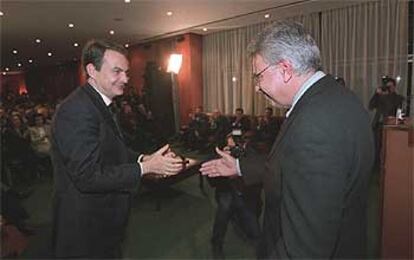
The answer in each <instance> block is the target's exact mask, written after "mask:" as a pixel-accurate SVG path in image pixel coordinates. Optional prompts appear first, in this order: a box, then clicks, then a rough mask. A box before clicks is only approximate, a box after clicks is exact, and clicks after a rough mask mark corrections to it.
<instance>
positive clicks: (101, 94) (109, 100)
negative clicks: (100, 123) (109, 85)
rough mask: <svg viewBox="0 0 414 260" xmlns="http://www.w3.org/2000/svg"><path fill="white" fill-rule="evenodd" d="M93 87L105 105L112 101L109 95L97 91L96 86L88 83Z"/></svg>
mask: <svg viewBox="0 0 414 260" xmlns="http://www.w3.org/2000/svg"><path fill="white" fill-rule="evenodd" d="M89 85H91V86H92V87H93V89H95V90H96V92H98V94H99V95H100V96H101V97H102V99H103V102H104V103H105V105H106V106H109V105H110V104H111V103H112V99H110V98H109V97H107V96H105V95H104V94H103V93H102V92H101V91H99V89H98V88H96V87H95V86H94V85H92V84H89Z"/></svg>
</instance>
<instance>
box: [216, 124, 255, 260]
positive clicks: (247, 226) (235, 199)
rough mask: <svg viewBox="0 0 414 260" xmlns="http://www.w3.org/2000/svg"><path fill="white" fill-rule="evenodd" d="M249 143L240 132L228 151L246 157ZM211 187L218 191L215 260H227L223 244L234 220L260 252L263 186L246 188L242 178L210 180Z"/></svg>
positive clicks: (229, 141) (231, 138)
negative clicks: (228, 228)
mask: <svg viewBox="0 0 414 260" xmlns="http://www.w3.org/2000/svg"><path fill="white" fill-rule="evenodd" d="M248 141H249V140H246V138H245V137H242V136H241V131H240V130H235V131H233V132H232V134H229V135H228V136H227V140H226V142H227V146H226V147H225V149H224V150H226V151H227V152H229V153H230V154H231V155H232V156H233V157H235V158H240V157H243V156H245V155H246V152H247V150H246V149H249V152H250V147H249V148H248V147H247V146H248ZM208 181H209V183H210V185H211V186H212V187H214V188H215V199H216V203H217V210H216V214H215V219H214V224H213V234H212V237H211V244H212V249H213V258H214V259H224V258H225V256H224V251H223V244H224V239H225V235H226V231H227V226H228V224H229V222H230V221H232V222H233V224H234V227H235V229H236V230H239V231H241V233H242V234H243V236H245V237H247V238H248V239H249V240H250V241H251V242H252V243H253V245H254V247H255V250H258V243H259V235H260V226H259V217H260V212H261V206H262V203H261V199H260V194H261V189H262V186H261V184H260V185H250V186H245V185H244V183H243V180H242V178H241V177H239V176H237V177H231V178H229V177H220V178H209V179H208Z"/></svg>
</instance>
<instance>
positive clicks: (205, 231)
mask: <svg viewBox="0 0 414 260" xmlns="http://www.w3.org/2000/svg"><path fill="white" fill-rule="evenodd" d="M204 187H205V191H206V194H205V195H203V193H202V192H201V191H200V189H199V177H198V176H197V175H195V176H192V177H190V178H187V179H185V180H183V181H182V182H180V183H177V184H175V185H174V186H172V188H171V189H169V190H167V191H166V193H165V196H164V198H163V199H162V200H161V202H162V203H161V209H160V210H159V211H157V209H156V200H155V199H154V196H153V194H151V193H150V192H148V190H146V189H145V188H143V189H141V193H140V194H139V195H138V196H137V197H136V198H135V199H134V203H133V208H132V210H131V216H130V221H129V225H128V227H127V236H126V240H125V242H124V247H123V249H124V250H123V251H124V257H125V258H131V259H135V258H140V259H143V258H144V259H145V258H146V259H149V258H161V259H165V258H169V259H171V258H179V259H183V258H186V259H194V258H204V259H205V258H211V252H210V243H209V239H210V233H211V227H212V223H213V222H212V221H213V216H214V210H215V201H214V197H213V190H212V189H211V188H210V187H209V186H208V184H207V183H204ZM52 188H53V187H52V181H51V180H50V179H43V180H39V181H37V183H36V184H35V186H34V192H33V194H32V195H31V196H30V197H29V198H27V199H26V200H25V201H24V202H23V204H24V206H25V207H26V209H27V210H28V211H29V213H30V215H31V218H30V220H29V223H30V225H31V226H33V227H34V228H35V230H36V234H35V235H33V236H31V237H30V241H29V247H28V248H27V250H26V251H25V253H24V254H23V256H22V257H23V258H37V259H44V258H48V257H49V256H50V248H51V197H52ZM378 190H379V189H378V177H377V176H374V177H373V178H372V181H371V185H370V202H369V208H368V218H369V226H368V255H369V257H370V258H377V257H378V237H379V224H378V205H379V203H378V198H379V196H378ZM226 239H227V241H226V244H225V253H226V256H227V257H228V258H254V252H253V249H252V247H251V245H250V244H249V243H248V241H245V240H243V239H242V238H240V237H238V236H237V235H236V233H235V232H234V229H233V228H232V227H231V226H230V227H229V229H228V234H227V237H226Z"/></svg>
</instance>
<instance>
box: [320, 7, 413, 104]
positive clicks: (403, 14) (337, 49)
mask: <svg viewBox="0 0 414 260" xmlns="http://www.w3.org/2000/svg"><path fill="white" fill-rule="evenodd" d="M321 26H322V28H321V31H322V42H321V45H320V48H321V54H322V64H323V65H324V70H325V71H326V72H328V73H331V74H333V75H338V76H341V77H343V78H344V79H345V81H346V83H347V86H348V87H350V88H351V89H352V90H353V91H354V92H355V93H356V94H357V95H358V96H359V97H360V98H361V100H362V102H363V103H364V104H365V105H366V107H367V105H368V102H369V99H370V98H371V96H372V95H373V93H374V91H375V88H376V87H378V86H379V85H380V84H381V82H380V80H381V76H383V75H388V76H391V77H394V78H396V77H397V76H399V77H400V78H401V81H400V82H399V84H398V92H399V93H400V94H402V95H404V96H405V95H406V93H407V75H408V74H407V68H408V66H407V65H408V62H407V58H408V49H407V43H408V1H394V0H392V1H390V0H384V1H377V2H370V3H364V4H360V5H354V6H351V7H347V8H343V9H337V10H331V11H327V12H322V14H321Z"/></svg>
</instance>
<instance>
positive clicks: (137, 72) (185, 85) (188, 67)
mask: <svg viewBox="0 0 414 260" xmlns="http://www.w3.org/2000/svg"><path fill="white" fill-rule="evenodd" d="M180 37H182V39H180V40H179V41H177V39H179V38H180ZM173 52H175V53H181V54H182V55H183V63H182V65H181V70H180V72H179V73H178V77H177V79H178V86H179V96H180V97H179V100H180V114H181V115H180V119H181V120H180V122H181V123H182V124H186V123H188V113H189V112H190V111H191V110H192V109H193V108H194V107H196V106H200V105H202V94H203V91H202V90H203V89H202V62H201V53H202V39H201V36H200V35H196V34H185V35H183V36H178V37H177V36H175V37H172V38H167V39H162V40H159V41H155V42H151V43H147V44H143V45H135V46H132V47H131V48H130V50H129V54H130V55H129V60H130V83H129V85H130V86H132V87H134V88H136V89H137V90H138V91H140V90H141V88H142V85H143V83H144V81H143V78H142V76H143V74H144V72H145V66H146V63H147V62H148V61H152V62H155V63H157V64H158V65H159V66H161V69H162V70H166V68H167V65H168V59H169V57H170V54H171V53H173Z"/></svg>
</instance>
